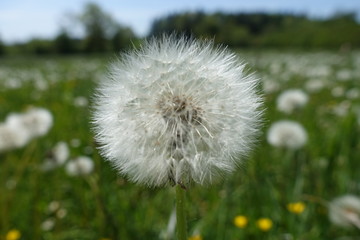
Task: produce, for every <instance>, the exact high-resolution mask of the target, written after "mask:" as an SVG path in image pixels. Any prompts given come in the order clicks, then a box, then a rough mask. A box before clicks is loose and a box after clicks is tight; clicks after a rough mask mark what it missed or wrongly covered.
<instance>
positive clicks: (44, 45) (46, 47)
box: [24, 38, 53, 55]
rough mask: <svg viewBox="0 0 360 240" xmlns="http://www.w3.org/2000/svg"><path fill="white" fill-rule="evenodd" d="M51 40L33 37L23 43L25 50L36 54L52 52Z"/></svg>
mask: <svg viewBox="0 0 360 240" xmlns="http://www.w3.org/2000/svg"><path fill="white" fill-rule="evenodd" d="M52 44H53V42H52V41H51V40H46V39H39V38H34V39H32V40H30V42H28V43H26V44H25V46H24V47H25V52H26V53H30V54H36V55H43V54H49V53H53V45H52Z"/></svg>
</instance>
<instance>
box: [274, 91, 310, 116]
mask: <svg viewBox="0 0 360 240" xmlns="http://www.w3.org/2000/svg"><path fill="white" fill-rule="evenodd" d="M308 100H309V97H308V95H307V94H306V93H305V92H304V91H302V90H300V89H289V90H286V91H284V92H283V93H281V94H280V95H279V97H278V98H277V109H278V110H279V111H281V112H285V113H288V114H289V113H292V112H293V111H294V110H296V109H299V108H301V107H303V106H304V105H305V104H306V103H307V102H308Z"/></svg>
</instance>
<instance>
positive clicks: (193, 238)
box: [188, 234, 203, 240]
mask: <svg viewBox="0 0 360 240" xmlns="http://www.w3.org/2000/svg"><path fill="white" fill-rule="evenodd" d="M202 239H203V238H202V237H201V236H200V235H199V234H197V235H194V236H191V237H189V238H188V240H202Z"/></svg>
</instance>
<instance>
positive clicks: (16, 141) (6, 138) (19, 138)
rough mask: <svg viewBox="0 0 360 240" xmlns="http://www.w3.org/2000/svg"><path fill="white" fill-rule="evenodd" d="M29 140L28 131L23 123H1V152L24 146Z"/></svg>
mask: <svg viewBox="0 0 360 240" xmlns="http://www.w3.org/2000/svg"><path fill="white" fill-rule="evenodd" d="M29 140H30V136H29V134H28V132H27V131H26V130H25V129H24V128H23V127H22V126H21V125H15V124H6V123H0V152H5V151H8V150H12V149H15V148H20V147H23V146H25V145H26V144H27V143H28V142H29Z"/></svg>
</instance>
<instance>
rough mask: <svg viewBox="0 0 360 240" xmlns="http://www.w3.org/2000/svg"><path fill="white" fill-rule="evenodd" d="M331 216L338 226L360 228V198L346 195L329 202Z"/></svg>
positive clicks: (331, 219)
mask: <svg viewBox="0 0 360 240" xmlns="http://www.w3.org/2000/svg"><path fill="white" fill-rule="evenodd" d="M329 218H330V221H331V222H332V223H334V224H336V225H338V226H341V227H354V226H355V227H357V228H359V229H360V198H359V197H357V196H354V195H344V196H341V197H338V198H336V199H334V200H333V201H331V202H330V204H329Z"/></svg>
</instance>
